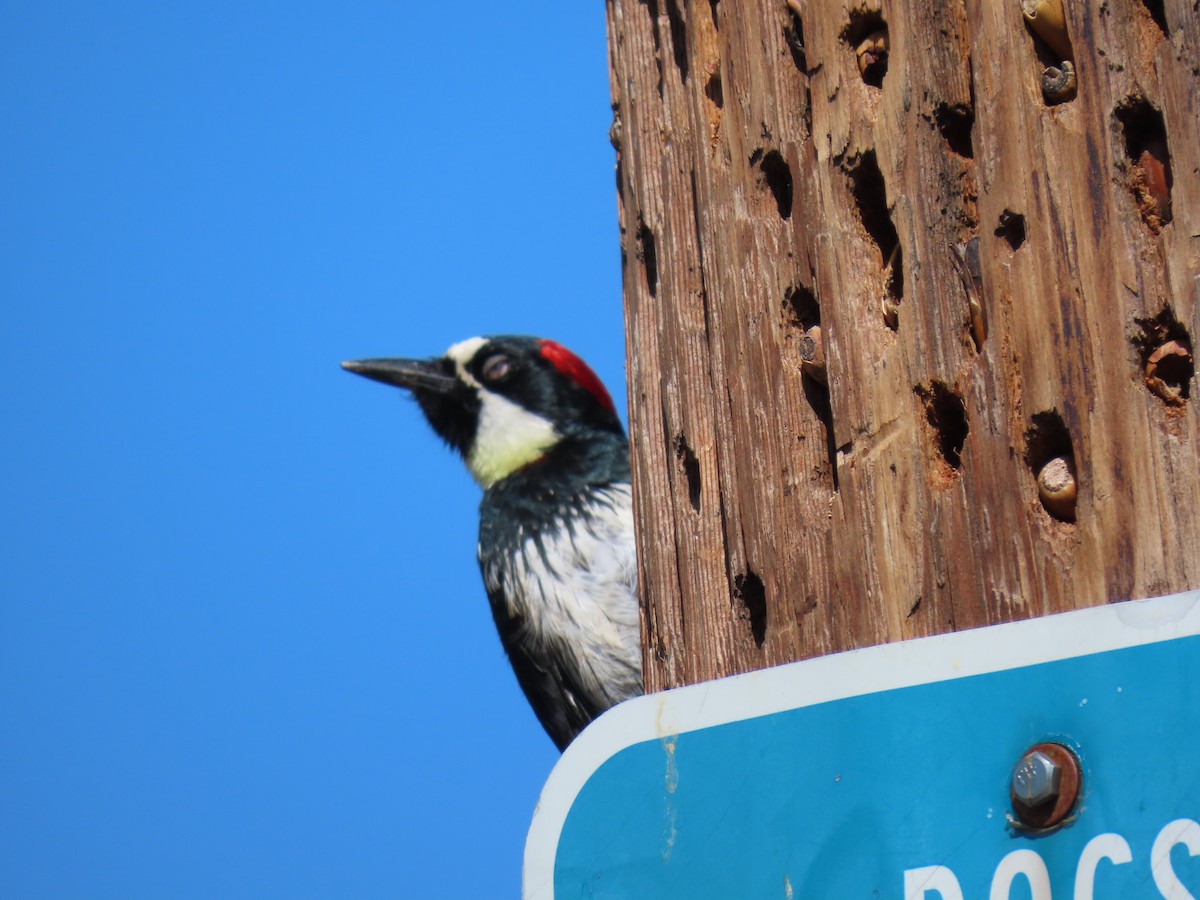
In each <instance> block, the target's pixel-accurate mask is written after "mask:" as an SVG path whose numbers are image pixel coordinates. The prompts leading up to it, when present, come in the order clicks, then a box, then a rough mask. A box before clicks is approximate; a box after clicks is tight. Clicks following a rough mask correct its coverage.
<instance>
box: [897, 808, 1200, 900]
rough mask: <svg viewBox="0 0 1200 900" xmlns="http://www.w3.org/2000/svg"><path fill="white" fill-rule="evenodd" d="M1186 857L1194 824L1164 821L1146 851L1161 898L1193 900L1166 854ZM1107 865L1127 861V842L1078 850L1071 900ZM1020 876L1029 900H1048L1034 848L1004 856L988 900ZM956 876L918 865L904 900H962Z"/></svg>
mask: <svg viewBox="0 0 1200 900" xmlns="http://www.w3.org/2000/svg"><path fill="white" fill-rule="evenodd" d="M1181 844H1182V845H1183V846H1184V847H1186V848H1187V851H1188V854H1189V855H1191V856H1200V823H1196V822H1194V821H1193V820H1191V819H1176V820H1175V821H1174V822H1168V823H1167V824H1166V825H1165V826H1163V828H1162V830H1160V831H1159V832H1158V836H1157V837H1155V839H1154V846H1153V847H1152V848H1151V850H1150V874H1151V875H1152V876H1153V878H1154V886H1155V887H1156V888H1158V893H1159V894H1160V895H1161V896H1162V898H1163V900H1197V898H1196V895H1195V894H1193V893H1192V892H1191V891H1189V890H1188V889H1187V888H1186V887H1184V886H1183V882H1182V881H1180V880H1179V876H1178V875H1176V874H1175V869H1174V868H1173V867H1172V866H1171V850H1172V849H1174V848H1175V847H1178V846H1179V845H1181ZM1105 859H1106V860H1108V861H1109V862H1110V863H1111V864H1112V865H1113V866H1123V865H1125V864H1127V863H1131V862H1133V853H1132V851H1131V850H1130V849H1129V842H1128V841H1126V840H1125V838H1123V837H1121V835H1119V834H1114V833H1111V832H1108V833H1105V834H1098V835H1096V836H1095V837H1094V838H1092V839H1091V840H1090V841H1088V842H1087V845H1086V846H1084V848H1083V850H1082V852H1081V853H1080V854H1079V863H1078V864H1077V865H1076V867H1075V892H1074V900H1093V897H1094V896H1095V887H1096V870H1097V868H1098V867H1099V865H1100V861H1101V860H1105ZM1017 876H1023V877H1024V878H1025V880H1026V881H1027V882H1028V883H1029V893H1030V894H1031V897H1032V900H1054V898H1053V896H1052V895H1051V891H1050V871H1049V869H1047V868H1046V861H1045V860H1044V859H1042V857H1041V856H1040V855H1039V854H1038V853H1037V851H1035V850H1014V851H1013V852H1012V853H1010V854H1008V855H1007V856H1005V857H1004V858H1003V859H1002V860H1000V863H999V864H998V865H997V866H996V871H995V872H994V873H993V874H992V889H991V891H990V893H989V894H988V900H1008V898H1009V892H1010V891H1011V890H1012V885H1013V881H1015V880H1016V878H1017ZM962 898H963V893H962V887H960V886H959V883H958V877H957V876H956V875H955V874H954V872H953V871H952V870H951V869H949V868H947V867H946V866H923V867H921V868H917V869H906V870H905V872H904V900H962Z"/></svg>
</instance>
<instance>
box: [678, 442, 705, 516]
mask: <svg viewBox="0 0 1200 900" xmlns="http://www.w3.org/2000/svg"><path fill="white" fill-rule="evenodd" d="M675 458H676V459H677V460H679V464H680V465H681V466H682V467H683V475H684V477H685V478H686V479H687V486H688V500H689V501H690V502H691V504H692V509H693V510H695V511H696V512H700V461H699V460H698V459H696V454H695V453H694V452H693V451H692V448H691V447H690V446H688V442H687V438H686V437H684V436H683V434H682V433H681V434H677V435H675Z"/></svg>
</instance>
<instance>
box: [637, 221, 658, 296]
mask: <svg viewBox="0 0 1200 900" xmlns="http://www.w3.org/2000/svg"><path fill="white" fill-rule="evenodd" d="M637 243H638V259H639V260H641V262H642V268H643V269H644V270H645V272H646V290H648V291H649V292H650V296H651V297H657V296H658V248H657V245H656V243H655V240H654V232H653V231H651V230H650V228H649V226H647V225H646V222H645V221H644V220H643V219H642V217H641V216H640V215H639V216H638V229H637Z"/></svg>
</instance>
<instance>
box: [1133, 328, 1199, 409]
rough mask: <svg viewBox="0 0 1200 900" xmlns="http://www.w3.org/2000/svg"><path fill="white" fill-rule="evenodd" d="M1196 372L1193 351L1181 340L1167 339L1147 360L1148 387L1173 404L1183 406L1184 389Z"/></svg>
mask: <svg viewBox="0 0 1200 900" xmlns="http://www.w3.org/2000/svg"><path fill="white" fill-rule="evenodd" d="M1194 372H1195V364H1194V363H1193V362H1192V351H1191V349H1190V348H1189V347H1188V346H1187V344H1184V343H1182V342H1181V341H1167V342H1166V343H1165V344H1162V345H1160V346H1158V347H1156V348H1155V350H1154V352H1153V353H1151V354H1150V357H1149V358H1148V359H1147V360H1146V368H1145V378H1146V387H1148V388H1150V390H1152V391H1154V393H1155V394H1157V395H1158V396H1159V397H1161V398H1162V399H1163V400H1165V401H1166V402H1167V403H1170V404H1171V405H1173V406H1182V405H1183V401H1184V399H1186V398H1185V394H1184V390H1185V389H1186V388H1187V383H1188V381H1189V380H1190V379H1191V377H1192V375H1193V373H1194Z"/></svg>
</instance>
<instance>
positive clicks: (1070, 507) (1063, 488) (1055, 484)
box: [1037, 456, 1078, 522]
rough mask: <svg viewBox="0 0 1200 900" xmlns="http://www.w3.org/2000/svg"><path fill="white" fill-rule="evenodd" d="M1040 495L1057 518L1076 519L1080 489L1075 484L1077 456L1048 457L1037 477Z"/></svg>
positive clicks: (1051, 513)
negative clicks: (1076, 503)
mask: <svg viewBox="0 0 1200 900" xmlns="http://www.w3.org/2000/svg"><path fill="white" fill-rule="evenodd" d="M1037 484H1038V496H1039V497H1041V500H1042V506H1044V507H1046V511H1047V512H1048V513H1050V515H1052V516H1054V517H1055V518H1058V519H1062V520H1063V521H1065V522H1074V521H1075V501H1076V499H1077V496H1078V489H1077V487H1076V484H1075V458H1074V457H1073V456H1054V457H1051V458H1050V459H1048V460H1047V461H1046V463H1045V465H1043V466H1042V468H1041V471H1039V472H1038V477H1037Z"/></svg>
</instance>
